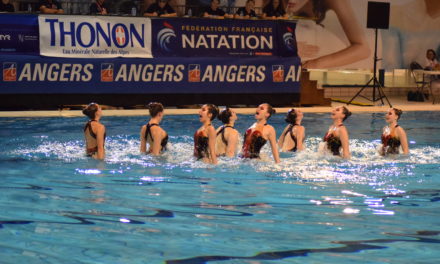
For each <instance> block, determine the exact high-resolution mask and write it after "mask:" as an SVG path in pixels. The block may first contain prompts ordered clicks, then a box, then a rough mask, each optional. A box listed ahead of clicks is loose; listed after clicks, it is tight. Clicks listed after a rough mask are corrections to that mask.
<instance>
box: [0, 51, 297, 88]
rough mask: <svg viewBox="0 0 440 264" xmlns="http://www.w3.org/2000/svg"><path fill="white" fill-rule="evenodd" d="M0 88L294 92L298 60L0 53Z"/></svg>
mask: <svg viewBox="0 0 440 264" xmlns="http://www.w3.org/2000/svg"><path fill="white" fill-rule="evenodd" d="M0 65H1V67H2V70H1V72H0V94H19V93H32V94H45V93H57V94H63V93H65V94H76V93H83V94H84V93H87V94H93V93H100V94H106V93H107V94H121V93H122V94H139V93H141V94H142V93H145V94H155V93H156V94H157V93H162V94H163V93H173V94H179V93H180V94H185V93H203V94H209V93H215V94H218V93H268V92H270V93H299V90H300V89H299V88H300V85H299V81H300V75H301V67H300V60H299V58H298V57H294V58H276V57H268V58H266V59H264V60H261V59H260V58H242V59H237V60H231V59H230V58H160V59H147V60H139V59H126V58H119V59H111V60H110V59H94V60H84V59H60V58H47V57H45V58H42V57H38V56H32V57H31V56H7V57H2V58H1V59H0Z"/></svg>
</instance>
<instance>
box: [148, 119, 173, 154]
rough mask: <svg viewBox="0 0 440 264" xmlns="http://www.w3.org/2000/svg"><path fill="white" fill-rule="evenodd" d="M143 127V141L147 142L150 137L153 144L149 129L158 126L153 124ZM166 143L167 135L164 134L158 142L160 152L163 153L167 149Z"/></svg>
mask: <svg viewBox="0 0 440 264" xmlns="http://www.w3.org/2000/svg"><path fill="white" fill-rule="evenodd" d="M145 126H146V129H145V140H148V136H150V139H151V141H152V142H154V140H153V136H152V135H151V127H153V126H159V125H158V124H154V123H153V124H150V123H147V124H146V125H145ZM167 143H168V134H167V133H165V137H164V138H163V139H162V141H161V142H160V146H161V149H160V151H165V150H166V149H167Z"/></svg>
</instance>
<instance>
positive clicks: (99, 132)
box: [96, 124, 105, 160]
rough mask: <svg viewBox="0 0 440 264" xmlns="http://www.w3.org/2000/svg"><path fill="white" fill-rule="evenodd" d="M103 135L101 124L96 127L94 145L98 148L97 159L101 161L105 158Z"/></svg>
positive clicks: (103, 129)
mask: <svg viewBox="0 0 440 264" xmlns="http://www.w3.org/2000/svg"><path fill="white" fill-rule="evenodd" d="M104 134H105V127H104V126H103V125H101V124H99V125H97V126H96V143H97V147H98V153H97V159H100V160H103V159H104V158H105V149H104V140H105V139H104Z"/></svg>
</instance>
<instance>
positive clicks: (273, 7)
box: [262, 0, 286, 19]
mask: <svg viewBox="0 0 440 264" xmlns="http://www.w3.org/2000/svg"><path fill="white" fill-rule="evenodd" d="M285 10H286V9H285V8H284V3H283V1H282V0H270V1H269V3H268V4H267V5H266V6H265V7H264V8H263V15H262V18H263V19H277V18H281V19H283V18H285V15H286V11H285Z"/></svg>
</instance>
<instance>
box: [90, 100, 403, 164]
mask: <svg viewBox="0 0 440 264" xmlns="http://www.w3.org/2000/svg"><path fill="white" fill-rule="evenodd" d="M148 108H149V112H150V120H149V121H148V123H147V124H145V125H143V126H142V128H141V131H140V139H141V146H140V151H141V152H142V153H149V154H152V155H160V154H161V153H163V151H165V150H166V146H167V143H168V134H167V132H166V131H165V130H164V129H163V128H161V127H160V122H161V121H162V119H163V116H164V107H163V105H162V104H161V103H156V102H154V103H150V104H148ZM275 112H276V111H275V109H273V108H272V106H271V105H270V104H267V103H264V104H261V105H259V106H258V107H257V109H256V111H255V120H256V122H255V123H254V124H253V125H252V126H250V127H249V128H248V129H247V130H246V132H245V135H244V140H243V147H242V151H241V154H240V156H241V157H243V158H249V159H255V158H259V157H260V150H261V148H262V147H263V146H264V145H265V144H266V143H267V141H269V144H270V147H271V150H272V155H273V158H274V161H275V163H279V162H280V157H279V149H280V150H281V151H283V152H296V151H301V150H304V148H305V147H304V140H305V128H304V126H302V125H301V122H302V119H303V113H302V112H301V110H300V109H297V108H296V109H294V108H292V109H290V110H289V111H288V112H287V115H286V118H285V121H286V122H287V123H288V125H287V126H286V127H285V128H284V130H283V132H282V133H281V136H280V137H279V139H278V141H277V140H276V132H275V129H274V128H273V126H271V125H269V124H268V123H267V122H268V120H269V118H270V117H271V116H272V115H273V114H275ZM83 113H84V114H85V115H86V116H88V117H89V118H90V120H89V121H88V122H87V123H86V125H85V126H84V136H85V141H86V154H87V156H90V157H93V158H96V159H104V157H105V149H104V142H105V137H106V133H105V127H104V125H103V124H101V123H100V122H99V120H100V118H101V117H102V109H101V107H100V106H99V105H98V104H96V103H91V104H89V105H88V106H87V107H86V108H85V109H84V110H83ZM401 115H402V111H401V110H399V109H396V108H391V109H389V110H388V112H387V114H386V116H385V120H386V122H387V123H388V125H387V126H385V127H384V128H383V132H382V145H381V146H380V148H379V153H380V154H381V155H387V154H399V153H400V152H401V151H402V152H403V154H408V153H409V148H408V139H407V136H406V133H405V130H404V129H403V128H402V127H401V126H399V125H398V124H397V121H398V120H399V118H400V116H401ZM349 116H351V112H350V111H349V110H348V109H347V108H346V107H345V106H339V107H336V108H334V109H333V110H332V112H331V118H332V119H333V124H332V125H331V126H330V127H329V129H328V131H327V133H326V134H325V136H324V139H323V144H321V147H320V148H321V149H322V151H327V152H329V153H331V154H332V155H335V156H341V157H342V158H345V159H348V158H350V148H349V143H348V140H349V136H348V131H347V128H346V127H345V126H344V121H345V120H346V119H347V118H348V117H349ZM216 117H218V119H220V121H221V122H222V123H223V125H222V126H220V127H219V128H217V129H215V128H214V126H213V125H212V121H213V120H214V119H215V118H216ZM199 121H200V123H202V126H201V127H200V128H199V129H197V131H196V132H195V134H194V156H195V157H196V158H197V159H199V160H203V161H204V162H207V163H212V164H217V157H219V156H227V157H234V156H235V155H236V154H237V148H238V137H239V133H238V131H237V130H236V129H235V128H234V125H235V122H236V121H237V114H236V112H235V111H234V110H233V109H231V108H228V107H226V108H225V109H223V110H222V111H220V112H219V110H218V108H217V107H216V106H215V105H213V104H205V105H203V106H202V107H201V108H200V110H199ZM147 144H148V149H147Z"/></svg>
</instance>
